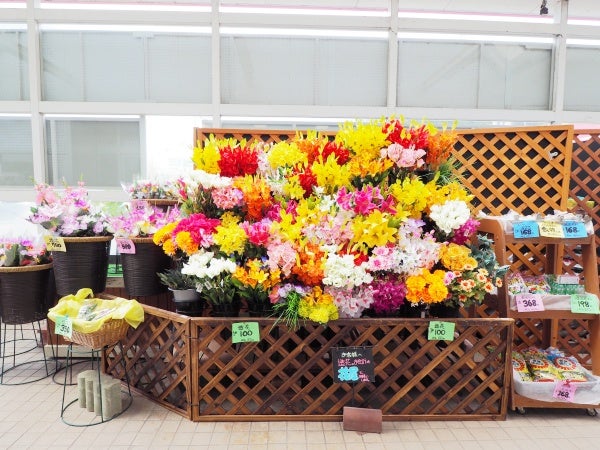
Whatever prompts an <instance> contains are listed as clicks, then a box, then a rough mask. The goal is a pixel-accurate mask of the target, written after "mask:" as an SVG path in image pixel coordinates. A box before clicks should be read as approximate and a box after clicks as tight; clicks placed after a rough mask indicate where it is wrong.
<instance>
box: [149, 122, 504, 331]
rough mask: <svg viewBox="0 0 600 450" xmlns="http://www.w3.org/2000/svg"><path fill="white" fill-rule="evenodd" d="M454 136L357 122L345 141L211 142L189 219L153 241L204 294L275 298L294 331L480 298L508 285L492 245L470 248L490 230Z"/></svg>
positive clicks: (200, 164)
mask: <svg viewBox="0 0 600 450" xmlns="http://www.w3.org/2000/svg"><path fill="white" fill-rule="evenodd" d="M455 141H456V133H455V131H454V129H453V128H445V127H443V128H440V129H438V128H437V127H435V126H433V125H432V124H431V123H429V122H422V123H410V124H404V121H403V120H402V119H398V118H388V119H386V118H382V119H378V120H372V121H370V122H347V123H344V124H342V125H341V126H340V129H339V131H338V133H337V134H336V136H335V138H334V139H330V138H328V137H327V136H322V135H320V134H318V133H317V132H312V131H311V132H308V133H307V134H306V135H302V134H297V135H296V136H295V137H294V138H292V139H291V140H289V141H286V142H279V143H276V144H273V145H265V144H264V143H260V142H247V141H236V140H235V139H222V140H219V139H215V138H214V137H211V138H210V139H208V140H207V141H206V142H205V143H204V145H203V146H202V147H200V146H199V147H197V148H195V149H194V154H193V157H192V160H193V161H194V164H195V166H196V168H197V171H196V172H195V173H194V174H193V175H192V176H191V177H190V178H189V180H188V181H186V182H185V186H186V189H185V195H186V196H187V197H186V198H185V199H184V201H186V202H187V203H188V205H187V211H186V213H187V214H189V216H188V217H186V218H183V219H181V220H179V221H176V222H172V223H170V224H168V225H166V226H165V227H163V228H162V229H160V230H158V232H157V233H156V234H155V235H154V240H155V243H157V244H158V245H161V246H162V247H163V249H164V251H165V253H167V254H169V255H170V256H172V257H174V258H178V259H180V260H181V261H182V262H183V266H184V270H185V271H186V272H188V273H190V274H192V275H194V276H196V277H198V280H202V281H198V285H197V286H198V290H200V291H203V292H208V291H210V292H212V293H215V292H217V291H218V290H219V289H221V290H222V291H223V292H222V293H221V294H222V295H224V296H225V297H226V298H233V297H235V296H236V295H237V296H239V295H244V296H246V297H249V296H250V295H251V294H253V293H256V292H253V291H260V292H261V293H262V294H263V295H264V293H268V296H269V299H270V301H271V303H272V304H273V307H274V310H275V311H276V313H277V314H278V315H279V316H280V317H281V319H282V320H285V321H286V322H287V323H288V324H290V325H291V326H295V325H297V324H298V321H299V320H313V321H316V322H319V323H324V324H325V323H327V322H328V321H329V320H334V319H336V318H338V317H361V316H362V315H365V314H372V313H375V314H390V315H395V314H397V313H398V311H399V310H400V309H401V308H402V307H405V306H407V305H414V306H415V307H419V308H422V307H426V306H428V305H431V304H435V303H440V304H441V303H444V302H446V303H451V304H454V305H456V306H466V305H468V304H470V303H474V302H477V303H478V302H481V301H482V298H483V295H484V294H485V293H487V292H489V291H490V288H491V285H490V283H492V285H493V283H495V282H496V281H497V279H496V273H495V271H490V269H489V267H488V266H485V267H484V265H483V263H482V261H481V260H480V259H478V257H477V254H478V252H480V251H483V250H485V249H486V248H487V250H489V249H490V248H491V246H490V245H489V243H487V244H486V243H484V244H481V245H479V246H477V247H473V246H472V245H470V244H469V243H470V242H471V240H472V239H473V236H474V234H475V232H476V230H477V227H478V225H479V223H478V222H477V221H476V220H475V219H474V218H473V217H472V212H471V206H470V201H471V199H472V197H471V195H470V194H469V193H468V192H467V191H466V190H465V188H464V186H462V185H461V184H460V182H459V181H458V180H457V178H456V177H455V176H454V175H453V172H452V161H451V160H452V156H451V151H452V148H453V145H454V143H455ZM424 172H425V174H424ZM486 246H487V247H486ZM492 254H493V253H492ZM494 260H495V259H494ZM235 291H237V293H236V292H235ZM215 295H216V294H215ZM213 297H214V295H213Z"/></svg>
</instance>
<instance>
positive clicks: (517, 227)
mask: <svg viewBox="0 0 600 450" xmlns="http://www.w3.org/2000/svg"><path fill="white" fill-rule="evenodd" d="M513 234H514V236H515V238H534V237H538V236H539V235H540V229H539V227H538V224H537V222H535V221H533V220H524V221H523V222H515V223H513Z"/></svg>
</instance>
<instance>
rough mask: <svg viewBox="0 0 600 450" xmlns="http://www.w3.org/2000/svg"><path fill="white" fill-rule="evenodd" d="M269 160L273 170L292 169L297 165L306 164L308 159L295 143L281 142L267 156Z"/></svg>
mask: <svg viewBox="0 0 600 450" xmlns="http://www.w3.org/2000/svg"><path fill="white" fill-rule="evenodd" d="M267 160H268V161H269V164H270V165H271V167H272V168H274V169H276V168H278V167H292V166H295V165H296V164H306V163H307V161H308V159H307V157H306V154H305V153H303V152H302V151H301V150H300V149H299V148H298V145H297V144H296V143H295V142H291V143H290V142H285V141H281V142H278V143H276V144H274V145H273V147H271V149H270V150H269V153H268V154H267Z"/></svg>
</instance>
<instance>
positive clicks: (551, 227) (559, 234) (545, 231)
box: [540, 222, 565, 238]
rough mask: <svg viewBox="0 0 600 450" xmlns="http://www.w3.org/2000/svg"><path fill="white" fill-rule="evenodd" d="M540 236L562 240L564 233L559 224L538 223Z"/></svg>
mask: <svg viewBox="0 0 600 450" xmlns="http://www.w3.org/2000/svg"><path fill="white" fill-rule="evenodd" d="M540 236H544V237H550V238H563V237H565V233H564V231H563V227H562V224H561V223H558V222H540Z"/></svg>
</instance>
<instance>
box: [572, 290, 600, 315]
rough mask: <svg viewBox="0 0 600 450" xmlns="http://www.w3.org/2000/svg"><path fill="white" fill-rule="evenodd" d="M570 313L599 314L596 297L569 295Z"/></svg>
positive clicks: (599, 309)
mask: <svg viewBox="0 0 600 450" xmlns="http://www.w3.org/2000/svg"><path fill="white" fill-rule="evenodd" d="M571 312H574V313H579V314H600V308H599V305H598V297H596V296H595V295H590V294H573V295H571Z"/></svg>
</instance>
